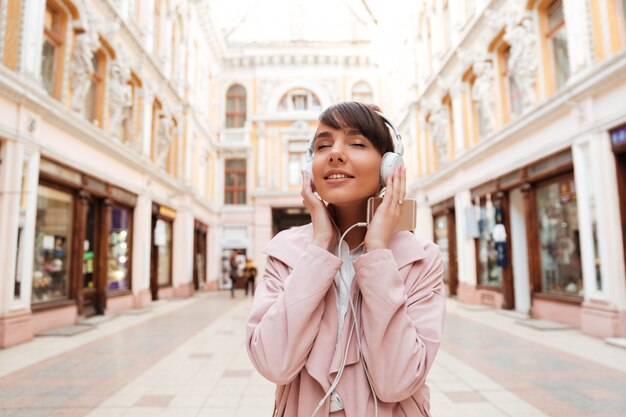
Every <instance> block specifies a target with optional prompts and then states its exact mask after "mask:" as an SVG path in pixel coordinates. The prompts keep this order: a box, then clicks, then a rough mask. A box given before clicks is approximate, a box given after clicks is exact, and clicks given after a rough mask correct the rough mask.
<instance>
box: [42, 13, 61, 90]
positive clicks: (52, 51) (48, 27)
mask: <svg viewBox="0 0 626 417" xmlns="http://www.w3.org/2000/svg"><path fill="white" fill-rule="evenodd" d="M63 26H64V24H63V19H62V14H61V13H60V12H59V11H58V10H55V9H53V8H51V7H50V5H48V6H46V12H45V17H44V35H43V47H42V51H41V83H42V85H43V88H44V89H45V90H46V91H47V92H48V94H50V95H51V96H52V97H56V98H58V97H59V91H58V90H59V89H58V87H57V85H59V84H60V82H59V80H58V78H59V73H60V69H61V67H62V64H63V63H62V53H61V52H62V50H61V47H62V45H63Z"/></svg>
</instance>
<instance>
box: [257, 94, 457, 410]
mask: <svg viewBox="0 0 626 417" xmlns="http://www.w3.org/2000/svg"><path fill="white" fill-rule="evenodd" d="M311 148H312V161H311V170H312V174H313V181H311V180H310V179H309V178H308V176H307V175H306V174H305V173H304V172H303V186H302V193H301V194H302V198H303V203H304V205H305V206H306V208H307V209H308V211H309V213H310V214H311V223H310V224H307V225H305V226H302V227H298V228H292V229H290V230H287V231H283V232H281V233H279V234H278V235H276V237H275V238H274V239H272V241H271V242H270V243H269V244H268V246H267V247H266V250H265V253H266V254H267V255H268V259H267V264H266V267H265V271H264V273H263V279H262V282H261V283H260V284H259V286H258V287H257V291H256V295H255V298H254V303H253V306H252V311H251V313H250V318H249V320H248V327H247V349H248V355H249V357H250V359H251V361H252V363H253V364H254V366H255V367H256V369H257V370H258V371H259V372H260V373H261V374H262V375H263V376H264V377H266V378H267V379H269V380H270V381H272V382H274V383H276V384H277V390H276V409H275V412H274V415H275V416H278V417H280V416H285V417H295V416H302V417H311V416H312V415H314V414H315V415H316V416H331V417H335V416H348V417H363V416H374V415H376V414H377V415H378V416H380V417H397V416H411V417H413V416H429V415H430V411H429V408H430V406H429V390H428V387H427V386H426V384H425V380H426V376H427V374H428V371H429V369H430V367H431V366H432V363H433V360H434V358H435V354H436V352H437V349H438V347H439V341H440V337H441V331H442V323H443V316H444V301H445V297H444V288H443V279H442V277H443V266H442V261H441V256H440V253H439V248H438V247H437V246H436V245H435V244H433V243H432V242H428V241H424V240H421V239H418V238H416V237H415V235H413V234H412V233H410V232H406V231H405V232H394V229H395V226H396V224H397V222H398V218H399V215H400V210H401V208H402V202H403V199H404V197H405V192H406V191H405V189H406V176H405V169H404V167H400V168H398V169H397V170H396V171H395V172H394V173H393V175H390V176H389V177H388V178H386V180H385V182H384V184H381V178H380V166H381V159H382V156H383V155H384V154H385V153H386V152H390V151H393V149H394V145H393V140H392V137H391V135H390V132H389V129H388V128H387V126H386V124H385V121H384V119H383V118H382V116H381V115H380V114H379V113H377V112H376V109H373V108H370V107H368V106H365V105H363V104H360V103H355V102H350V103H340V104H337V105H334V106H331V107H330V108H328V109H327V110H325V111H324V112H323V113H322V114H321V115H320V123H319V126H318V128H317V131H316V133H315V136H314V139H313V141H312V146H311ZM381 185H384V186H385V187H386V192H385V196H384V199H383V202H382V204H381V205H380V206H379V208H378V209H377V211H376V212H375V214H374V216H373V218H372V220H371V222H370V223H369V226H368V227H367V228H363V227H355V228H353V229H352V230H350V231H349V232H348V233H347V235H346V237H345V241H343V242H340V240H341V239H339V238H340V236H341V235H342V234H344V233H345V232H346V231H347V230H348V229H349V228H351V227H352V226H353V225H355V224H357V223H362V222H364V221H365V218H366V215H367V200H368V198H370V197H372V196H375V195H377V194H378V192H379V191H380V187H381ZM315 192H317V194H319V196H320V197H321V198H322V199H323V201H322V200H320V199H319V198H317V196H316V195H315V194H314V193H315ZM324 202H326V203H327V204H328V205H326V204H325V203H324ZM339 245H341V251H338V249H339V247H338V246H339ZM339 252H341V254H342V255H341V259H340V258H339V257H338V256H337V254H338V253H339ZM348 288H349V290H348ZM353 307H354V308H353ZM355 317H357V320H356V322H355ZM355 329H356V330H355ZM338 376H339V377H340V378H338ZM374 393H375V394H374Z"/></svg>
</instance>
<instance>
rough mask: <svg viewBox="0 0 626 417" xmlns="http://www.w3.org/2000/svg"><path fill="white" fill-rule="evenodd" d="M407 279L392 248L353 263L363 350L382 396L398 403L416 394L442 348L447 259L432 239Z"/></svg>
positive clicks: (384, 399) (372, 253) (375, 384)
mask: <svg viewBox="0 0 626 417" xmlns="http://www.w3.org/2000/svg"><path fill="white" fill-rule="evenodd" d="M425 251H426V253H427V256H426V258H425V259H422V260H420V261H416V262H414V263H413V264H412V265H410V266H407V268H410V270H409V272H408V276H407V279H406V282H407V284H405V282H404V280H403V279H402V276H401V274H400V271H399V270H398V266H397V264H396V262H395V260H394V258H393V255H392V252H391V251H390V250H387V249H379V250H374V251H372V252H370V253H367V254H365V255H362V256H361V257H360V258H359V259H358V260H357V261H356V262H355V263H354V265H355V270H356V279H357V282H358V285H359V288H360V290H361V293H362V297H363V301H362V308H361V323H362V327H363V328H362V334H363V338H362V341H363V342H362V343H363V346H362V350H363V357H364V360H365V363H366V365H367V367H368V370H369V373H370V376H371V379H372V383H373V385H374V388H375V390H376V394H377V396H378V398H379V399H380V400H382V401H385V402H398V401H402V400H405V399H407V398H409V397H410V396H411V395H413V394H414V393H415V392H417V390H418V389H419V388H420V386H421V385H422V384H423V383H424V381H425V380H426V376H427V374H428V371H429V370H430V367H431V366H432V364H433V360H434V358H435V355H436V353H437V350H438V348H439V343H440V340H441V333H442V330H443V318H444V313H445V294H444V286H443V263H442V260H441V253H440V251H439V247H438V246H436V245H435V244H433V243H430V244H429V245H427V247H426V248H425Z"/></svg>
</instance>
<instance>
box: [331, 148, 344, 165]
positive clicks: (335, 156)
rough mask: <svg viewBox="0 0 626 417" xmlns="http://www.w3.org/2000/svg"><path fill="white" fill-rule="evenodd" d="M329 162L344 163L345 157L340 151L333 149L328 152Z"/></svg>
mask: <svg viewBox="0 0 626 417" xmlns="http://www.w3.org/2000/svg"><path fill="white" fill-rule="evenodd" d="M330 162H345V157H344V155H343V153H342V152H341V150H339V149H337V148H333V149H332V150H331V151H330Z"/></svg>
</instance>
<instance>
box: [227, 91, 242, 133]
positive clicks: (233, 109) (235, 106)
mask: <svg viewBox="0 0 626 417" xmlns="http://www.w3.org/2000/svg"><path fill="white" fill-rule="evenodd" d="M245 122H246V89H245V88H243V86H241V85H239V84H235V85H233V86H231V87H230V88H229V89H228V92H227V93H226V127H243V125H244V123H245Z"/></svg>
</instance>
